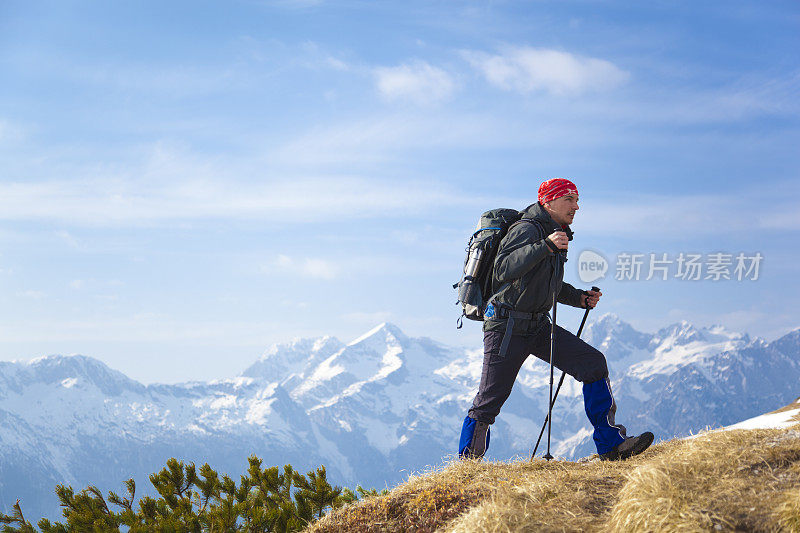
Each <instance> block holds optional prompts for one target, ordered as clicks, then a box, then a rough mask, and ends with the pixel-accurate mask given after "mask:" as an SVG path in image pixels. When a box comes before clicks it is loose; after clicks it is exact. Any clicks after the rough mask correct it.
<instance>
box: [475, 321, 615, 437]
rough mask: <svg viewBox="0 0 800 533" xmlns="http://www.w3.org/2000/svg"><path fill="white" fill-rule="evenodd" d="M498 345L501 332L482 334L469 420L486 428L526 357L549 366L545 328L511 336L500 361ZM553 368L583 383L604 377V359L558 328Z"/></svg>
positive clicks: (492, 419) (547, 333)
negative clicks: (478, 378) (479, 367)
mask: <svg viewBox="0 0 800 533" xmlns="http://www.w3.org/2000/svg"><path fill="white" fill-rule="evenodd" d="M502 342H503V332H502V331H485V332H484V333H483V371H482V372H481V384H480V388H479V389H478V394H477V395H476V396H475V400H474V401H473V402H472V408H471V409H470V410H469V416H470V418H474V419H475V420H480V421H481V422H484V423H486V424H493V423H494V419H495V417H497V415H498V414H499V413H500V408H501V407H502V406H503V404H504V403H505V401H506V400H507V399H508V396H509V394H511V387H513V385H514V381H516V379H517V374H518V373H519V369H520V367H522V363H524V362H525V359H527V358H528V355H530V354H533V355H535V356H536V357H538V358H539V359H541V360H543V361H545V362H546V363H547V364H550V327H549V326H548V327H547V328H542V331H541V332H540V333H538V334H536V335H512V336H511V341H510V342H509V345H508V353H507V354H506V356H505V357H500V343H502ZM553 365H554V366H555V367H556V368H558V369H559V370H563V371H564V372H566V373H567V374H569V375H570V376H572V377H574V378H575V379H577V380H578V381H581V382H583V383H592V382H595V381H598V380H601V379H604V378H606V377H608V366H607V364H606V358H605V356H604V355H603V354H602V353H601V352H599V351H598V350H596V349H594V348H592V347H591V346H589V345H588V344H586V343H585V342H583V341H582V340H580V339H579V338H578V337H576V336H575V335H573V334H572V333H570V332H569V331H567V330H565V329H563V328H561V327H559V326H556V328H555V353H554V354H553Z"/></svg>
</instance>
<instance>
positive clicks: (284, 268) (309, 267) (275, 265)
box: [261, 254, 339, 280]
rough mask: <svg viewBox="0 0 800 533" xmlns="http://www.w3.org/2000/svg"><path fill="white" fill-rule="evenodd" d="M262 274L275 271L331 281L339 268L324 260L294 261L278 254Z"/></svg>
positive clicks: (305, 259)
mask: <svg viewBox="0 0 800 533" xmlns="http://www.w3.org/2000/svg"><path fill="white" fill-rule="evenodd" d="M261 271H262V272H265V273H272V272H275V271H278V272H282V273H286V274H300V275H302V276H305V277H308V278H314V279H324V280H331V279H334V278H336V276H338V274H339V268H338V267H337V266H336V265H335V264H333V263H332V262H331V261H328V260H326V259H319V258H312V257H307V258H304V259H294V258H292V257H289V256H288V255H284V254H280V255H278V257H276V258H275V260H274V261H272V263H271V264H269V265H266V266H264V267H262V268H261Z"/></svg>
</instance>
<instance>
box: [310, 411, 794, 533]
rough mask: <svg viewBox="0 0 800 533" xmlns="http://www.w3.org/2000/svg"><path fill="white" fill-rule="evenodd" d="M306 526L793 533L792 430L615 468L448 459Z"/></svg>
mask: <svg viewBox="0 0 800 533" xmlns="http://www.w3.org/2000/svg"><path fill="white" fill-rule="evenodd" d="M307 531H308V532H309V533H322V532H333V531H336V532H339V531H342V532H344V531H347V532H353V533H359V532H389V531H420V532H426V531H431V532H432V531H442V532H448V533H467V532H476V531H486V532H516V531H537V532H538V531H608V532H623V531H631V532H639V531H659V532H660V531H673V532H683V531H795V532H800V425H796V426H794V427H793V428H791V429H788V430H750V431H746V430H736V431H723V432H711V433H706V434H704V435H701V436H699V437H697V438H694V439H689V440H676V441H670V442H666V443H660V444H657V445H654V446H653V447H652V448H651V449H650V450H648V451H647V452H645V453H644V454H642V455H640V456H638V457H635V458H633V459H630V460H628V461H624V462H600V461H597V460H593V461H588V462H583V463H573V462H566V461H552V462H550V463H546V462H545V461H542V460H537V461H535V462H529V461H525V460H522V461H514V462H510V463H502V462H485V463H481V462H475V461H463V462H462V461H455V462H451V463H449V464H446V465H444V466H442V467H441V468H439V469H437V470H435V471H432V472H429V473H426V474H423V475H419V476H412V477H411V478H410V479H409V480H408V482H406V483H404V484H402V485H400V486H398V487H397V488H395V489H394V490H393V491H392V492H391V493H389V494H388V495H386V496H378V497H373V498H370V499H367V500H365V501H362V502H357V503H355V504H353V505H350V506H347V507H345V508H343V509H339V510H337V511H336V512H333V513H331V514H330V515H328V516H326V517H324V518H323V519H322V520H320V521H318V522H316V523H315V524H313V525H311V527H309V529H308V530H307Z"/></svg>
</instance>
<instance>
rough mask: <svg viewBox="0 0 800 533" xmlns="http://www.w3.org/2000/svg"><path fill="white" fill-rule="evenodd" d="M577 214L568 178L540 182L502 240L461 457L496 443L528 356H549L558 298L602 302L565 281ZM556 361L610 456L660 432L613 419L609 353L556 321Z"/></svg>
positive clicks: (578, 303)
mask: <svg viewBox="0 0 800 533" xmlns="http://www.w3.org/2000/svg"><path fill="white" fill-rule="evenodd" d="M577 211H578V189H577V187H576V186H575V184H574V183H572V182H571V181H569V180H567V179H561V178H555V179H551V180H547V181H545V182H544V183H542V184H541V185H540V186H539V194H538V202H536V203H535V204H532V205H531V206H529V207H527V208H526V209H525V210H524V211H523V212H522V219H521V220H520V221H519V222H516V223H514V224H513V225H512V226H511V227H510V228H509V230H508V233H507V234H506V236H505V237H503V239H502V241H500V247H499V249H498V251H497V256H496V258H495V261H494V269H493V272H492V274H491V275H492V285H491V287H492V289H491V290H492V296H491V298H490V299H489V303H488V305H487V306H486V309H485V311H484V313H483V317H484V322H483V331H484V333H483V350H484V352H483V353H484V355H483V370H482V372H481V383H480V387H479V389H478V394H477V395H476V396H475V400H474V401H473V402H472V408H470V410H469V413H468V415H467V416H466V418H464V424H463V427H462V429H461V438H460V443H459V456H460V457H462V458H480V457H483V454H484V453H486V449H487V448H488V446H489V433H490V432H489V426H490V425H491V424H493V423H494V421H495V418H496V417H497V415H498V414H499V413H500V408H501V407H502V406H503V403H504V402H505V401H506V399H507V398H508V396H509V394H511V387H512V386H513V385H514V381H515V380H516V378H517V374H518V373H519V369H520V367H521V366H522V363H524V362H525V359H527V357H528V355H529V354H533V355H535V356H536V357H538V358H539V359H542V360H544V361H547V362H549V361H550V330H551V325H550V318H549V316H548V312H549V311H550V309H551V307H552V306H553V295H554V293H556V294H557V297H556V299H557V301H558V302H559V303H563V304H566V305H571V306H573V307H579V308H583V309H587V308H593V307H595V306H596V305H597V303H598V301H599V299H600V297H601V296H602V292H600V291H581V290H578V289H576V288H575V287H573V286H572V285H570V284H569V283H565V282H563V281H562V279H563V277H564V263H565V261H566V260H567V259H566V253H567V248H568V243H569V241H571V240H572V231H571V230H570V227H569V225H570V224H571V223H572V221H573V219H574V218H575V213H576V212H577ZM553 345H554V349H553V354H552V357H553V364H554V365H555V366H556V367H557V368H559V369H560V370H562V371H564V372H566V373H567V374H569V375H570V376H572V377H574V378H575V379H577V380H578V381H580V382H582V383H583V400H584V406H585V409H586V416H588V417H589V421H590V422H591V424H592V426H594V434H593V437H594V443H595V445H596V447H597V453H598V454H599V455H600V458H601V459H603V460H611V459H626V458H628V457H630V456H632V455H636V454H638V453H641V452H643V451H644V450H645V449H646V448H647V447H648V446H649V445H650V444H651V443H652V441H653V434H652V433H650V432H646V433H643V434H641V435H639V436H637V437H628V436H627V435H626V431H625V427H624V426H622V425H620V424H617V423H616V422H615V421H614V414H615V412H616V410H617V406H616V403H615V401H614V396H613V395H612V394H611V384H610V381H609V379H608V366H607V364H606V359H605V356H603V354H602V353H600V352H599V351H598V350H596V349H595V348H593V347H591V346H589V345H588V344H587V343H585V342H584V341H582V340H580V339H579V338H578V337H576V336H575V335H573V334H572V333H570V332H568V331H567V330H565V329H563V328H561V327H559V326H557V325H556V326H555V329H554V342H553Z"/></svg>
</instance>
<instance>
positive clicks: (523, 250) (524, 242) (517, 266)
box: [494, 223, 551, 283]
mask: <svg viewBox="0 0 800 533" xmlns="http://www.w3.org/2000/svg"><path fill="white" fill-rule="evenodd" d="M550 253H551V252H550V249H549V248H548V247H547V244H545V242H544V237H543V236H542V235H541V234H540V233H539V230H538V229H537V227H536V226H535V225H534V224H528V223H523V224H516V225H515V226H514V227H512V228H511V230H510V231H509V232H508V234H507V235H506V236H505V237H503V240H502V241H500V249H499V250H498V251H497V257H496V258H495V260H494V275H495V277H496V278H497V280H498V281H499V282H500V283H506V282H508V281H513V280H515V279H519V278H521V277H522V276H524V275H525V274H526V273H527V272H528V271H530V270H531V269H532V268H533V267H534V266H536V264H537V263H539V262H540V261H541V260H542V259H544V258H545V257H547V256H548V255H549V254H550Z"/></svg>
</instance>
